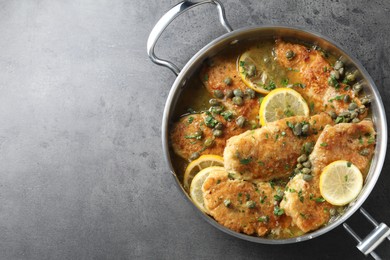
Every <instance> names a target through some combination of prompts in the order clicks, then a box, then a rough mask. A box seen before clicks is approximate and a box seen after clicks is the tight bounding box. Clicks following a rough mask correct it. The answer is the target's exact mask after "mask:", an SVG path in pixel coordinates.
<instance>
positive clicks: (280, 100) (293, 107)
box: [259, 88, 310, 125]
mask: <svg viewBox="0 0 390 260" xmlns="http://www.w3.org/2000/svg"><path fill="white" fill-rule="evenodd" d="M309 113H310V110H309V107H308V106H307V103H306V101H305V100H304V99H303V97H302V96H301V95H300V94H299V93H298V92H296V91H295V90H293V89H290V88H278V89H275V90H273V91H271V92H270V93H269V94H268V95H267V96H265V98H264V99H263V102H261V106H260V111H259V118H260V124H261V125H266V124H267V123H269V122H273V121H276V120H279V119H282V118H286V117H290V116H309Z"/></svg>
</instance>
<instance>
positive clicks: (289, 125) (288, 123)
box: [286, 121, 294, 129]
mask: <svg viewBox="0 0 390 260" xmlns="http://www.w3.org/2000/svg"><path fill="white" fill-rule="evenodd" d="M286 124H287V126H288V127H290V128H291V129H294V125H293V123H291V122H289V121H287V122H286Z"/></svg>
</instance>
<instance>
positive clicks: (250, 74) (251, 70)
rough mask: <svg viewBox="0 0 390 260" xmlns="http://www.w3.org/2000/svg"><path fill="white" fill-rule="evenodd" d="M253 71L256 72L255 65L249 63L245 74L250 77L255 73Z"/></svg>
mask: <svg viewBox="0 0 390 260" xmlns="http://www.w3.org/2000/svg"><path fill="white" fill-rule="evenodd" d="M255 73H256V67H255V65H250V66H249V68H248V71H247V75H248V76H249V77H252V76H254V75H255Z"/></svg>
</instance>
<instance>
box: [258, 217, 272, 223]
mask: <svg viewBox="0 0 390 260" xmlns="http://www.w3.org/2000/svg"><path fill="white" fill-rule="evenodd" d="M257 221H259V222H268V221H269V217H268V216H262V217H259V218H258V219H257Z"/></svg>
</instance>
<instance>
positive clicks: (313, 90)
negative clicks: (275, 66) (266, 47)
mask: <svg viewBox="0 0 390 260" xmlns="http://www.w3.org/2000/svg"><path fill="white" fill-rule="evenodd" d="M288 51H293V52H294V53H295V56H294V57H293V58H292V59H288V58H287V57H286V53H287V52H288ZM275 52H276V57H277V60H278V61H279V63H280V64H281V65H282V66H283V67H285V68H288V70H289V72H288V75H287V76H288V78H289V79H290V81H289V82H290V83H291V84H294V87H293V88H294V90H296V91H298V92H299V93H300V94H301V95H302V97H303V98H304V99H305V100H306V102H307V103H308V104H310V106H311V107H312V108H313V109H312V113H314V114H316V113H319V112H323V111H326V112H330V111H334V112H335V113H336V114H340V113H341V112H344V111H348V105H349V102H344V101H343V98H344V96H346V95H348V96H349V97H350V102H354V103H356V104H357V106H358V107H360V106H361V105H362V103H361V101H360V99H359V98H358V97H357V96H356V95H355V94H354V92H353V90H352V89H350V88H349V89H345V87H346V85H344V84H342V83H339V86H338V87H334V86H330V85H329V84H328V79H329V76H330V72H331V71H332V69H333V68H332V66H331V65H330V63H329V62H328V61H327V60H326V59H325V58H324V57H323V56H322V54H321V52H320V51H317V50H313V49H308V48H306V47H305V46H303V45H300V44H294V43H287V42H284V41H281V40H277V41H276V47H275ZM299 83H300V84H299ZM366 114H367V113H363V114H361V115H359V118H360V119H362V118H364V117H365V116H366Z"/></svg>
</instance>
